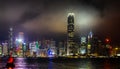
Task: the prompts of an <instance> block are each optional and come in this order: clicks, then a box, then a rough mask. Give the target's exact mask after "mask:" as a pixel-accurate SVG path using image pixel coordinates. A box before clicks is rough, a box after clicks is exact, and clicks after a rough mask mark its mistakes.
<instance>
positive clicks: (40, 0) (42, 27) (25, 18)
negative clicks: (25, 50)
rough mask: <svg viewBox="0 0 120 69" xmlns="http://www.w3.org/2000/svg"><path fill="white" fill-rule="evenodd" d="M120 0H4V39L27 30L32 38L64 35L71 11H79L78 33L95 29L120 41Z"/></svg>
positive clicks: (0, 30)
mask: <svg viewBox="0 0 120 69" xmlns="http://www.w3.org/2000/svg"><path fill="white" fill-rule="evenodd" d="M119 7H120V1H118V0H116V1H115V0H24V1H23V0H0V40H8V29H9V27H10V26H13V28H14V35H17V33H18V32H19V31H23V32H24V34H25V36H26V37H27V38H29V40H35V39H39V38H46V37H50V38H56V39H61V37H62V39H64V37H65V36H66V32H67V15H68V13H70V12H73V13H75V33H76V34H77V35H79V34H80V33H81V31H83V30H85V29H87V30H88V29H92V30H93V33H94V34H95V35H97V36H99V37H100V38H105V37H108V38H110V39H111V41H112V43H120V40H119V38H120V31H119V29H120V8H119Z"/></svg>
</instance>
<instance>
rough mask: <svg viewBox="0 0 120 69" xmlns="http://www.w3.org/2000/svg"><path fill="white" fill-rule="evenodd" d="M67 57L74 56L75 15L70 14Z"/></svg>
mask: <svg viewBox="0 0 120 69" xmlns="http://www.w3.org/2000/svg"><path fill="white" fill-rule="evenodd" d="M67 22H68V25H67V55H72V54H74V48H73V47H74V13H68V20H67Z"/></svg>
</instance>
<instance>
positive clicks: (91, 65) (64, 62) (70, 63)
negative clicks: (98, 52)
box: [0, 58, 120, 69]
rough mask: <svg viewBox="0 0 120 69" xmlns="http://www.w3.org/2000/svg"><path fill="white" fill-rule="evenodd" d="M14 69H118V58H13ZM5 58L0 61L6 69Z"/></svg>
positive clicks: (1, 66) (0, 66) (0, 64)
mask: <svg viewBox="0 0 120 69" xmlns="http://www.w3.org/2000/svg"><path fill="white" fill-rule="evenodd" d="M14 59H15V62H14V63H15V68H14V69H120V59H119V58H79V59H78V58H77V59H76V58H14ZM6 62H7V58H1V59H0V69H6V68H5V65H6Z"/></svg>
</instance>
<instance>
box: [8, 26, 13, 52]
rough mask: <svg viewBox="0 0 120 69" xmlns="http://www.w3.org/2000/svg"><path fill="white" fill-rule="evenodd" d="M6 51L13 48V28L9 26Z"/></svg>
mask: <svg viewBox="0 0 120 69" xmlns="http://www.w3.org/2000/svg"><path fill="white" fill-rule="evenodd" d="M8 48H9V49H8V53H9V54H10V53H11V52H12V51H13V50H12V49H13V28H12V27H10V28H9V47H8Z"/></svg>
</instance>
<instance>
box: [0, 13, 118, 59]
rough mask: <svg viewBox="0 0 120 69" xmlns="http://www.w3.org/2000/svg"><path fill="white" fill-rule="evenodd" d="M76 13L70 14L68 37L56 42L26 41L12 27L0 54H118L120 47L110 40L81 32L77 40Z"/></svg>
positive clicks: (2, 44)
mask: <svg viewBox="0 0 120 69" xmlns="http://www.w3.org/2000/svg"><path fill="white" fill-rule="evenodd" d="M74 15H75V14H74V13H69V14H68V19H67V22H68V24H67V39H66V40H65V41H63V42H62V41H61V42H56V41H55V40H53V39H47V40H46V39H43V40H39V41H32V42H29V41H27V42H26V41H25V38H24V33H23V32H19V33H18V36H16V37H13V28H10V35H9V41H8V42H4V43H1V44H0V56H6V55H9V54H12V55H13V56H14V57H57V56H71V55H77V56H112V55H116V54H117V51H118V50H119V48H113V47H112V46H111V45H110V40H109V39H106V40H105V41H106V43H105V44H104V42H102V41H101V40H100V39H99V38H98V37H96V36H94V35H93V32H92V30H90V31H89V32H88V33H86V34H83V33H82V32H81V33H80V36H79V38H80V40H79V42H75V34H74V32H75V30H74V29H75V26H74Z"/></svg>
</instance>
